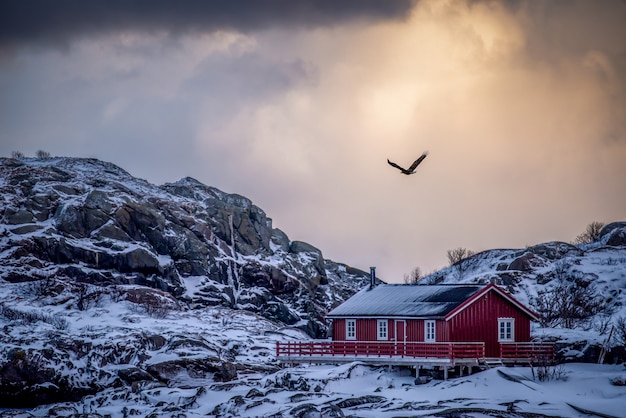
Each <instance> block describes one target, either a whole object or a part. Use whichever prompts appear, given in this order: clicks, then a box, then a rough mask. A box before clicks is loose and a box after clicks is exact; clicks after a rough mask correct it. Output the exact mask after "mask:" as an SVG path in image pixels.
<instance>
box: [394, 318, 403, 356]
mask: <svg viewBox="0 0 626 418" xmlns="http://www.w3.org/2000/svg"><path fill="white" fill-rule="evenodd" d="M395 328H396V330H395V331H396V346H395V350H396V356H401V357H404V355H405V353H406V321H404V320H396V321H395Z"/></svg>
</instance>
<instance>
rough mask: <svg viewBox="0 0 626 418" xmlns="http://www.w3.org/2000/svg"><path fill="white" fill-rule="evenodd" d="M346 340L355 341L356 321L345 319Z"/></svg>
mask: <svg viewBox="0 0 626 418" xmlns="http://www.w3.org/2000/svg"><path fill="white" fill-rule="evenodd" d="M346 340H356V319H346Z"/></svg>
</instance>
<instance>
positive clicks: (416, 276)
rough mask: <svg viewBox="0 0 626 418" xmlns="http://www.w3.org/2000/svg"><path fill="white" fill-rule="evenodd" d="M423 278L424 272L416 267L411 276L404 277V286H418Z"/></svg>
mask: <svg viewBox="0 0 626 418" xmlns="http://www.w3.org/2000/svg"><path fill="white" fill-rule="evenodd" d="M423 278H424V275H423V274H422V270H421V269H420V268H419V267H415V268H414V269H413V270H411V272H410V273H409V274H405V275H404V284H416V283H417V282H419V281H420V280H422V279H423Z"/></svg>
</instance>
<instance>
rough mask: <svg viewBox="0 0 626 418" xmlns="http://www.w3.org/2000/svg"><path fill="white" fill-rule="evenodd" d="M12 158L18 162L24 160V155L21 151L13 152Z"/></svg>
mask: <svg viewBox="0 0 626 418" xmlns="http://www.w3.org/2000/svg"><path fill="white" fill-rule="evenodd" d="M11 158H15V159H16V160H19V159H20V158H24V153H22V152H21V151H13V152H12V153H11Z"/></svg>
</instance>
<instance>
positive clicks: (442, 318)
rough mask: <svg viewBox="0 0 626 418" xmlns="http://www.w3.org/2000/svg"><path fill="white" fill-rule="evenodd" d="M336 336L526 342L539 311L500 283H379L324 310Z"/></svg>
mask: <svg viewBox="0 0 626 418" xmlns="http://www.w3.org/2000/svg"><path fill="white" fill-rule="evenodd" d="M327 317H328V318H329V319H331V320H332V339H333V340H335V341H344V340H345V341H394V342H402V343H404V342H423V343H443V342H445V343H450V342H467V343H470V342H472V343H477V342H478V343H484V344H485V357H500V344H501V343H514V342H530V322H531V321H533V320H537V319H538V317H537V314H536V313H534V312H533V311H531V310H530V309H529V308H527V307H526V306H524V305H523V304H522V303H520V302H518V301H517V300H516V299H515V298H513V296H511V295H510V294H509V293H507V292H505V291H504V290H502V289H501V288H499V287H498V286H496V285H494V284H490V285H487V286H484V285H483V286H480V285H432V286H430V285H429V286H419V285H418V286H415V285H413V286H410V285H395V284H383V285H379V286H376V287H374V288H372V289H370V288H366V289H364V290H362V291H360V292H359V293H357V294H355V295H354V296H353V297H351V298H350V299H348V300H347V301H345V302H344V303H343V304H342V305H340V306H338V307H337V308H335V309H333V310H332V311H331V312H329V313H328V315H327Z"/></svg>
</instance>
